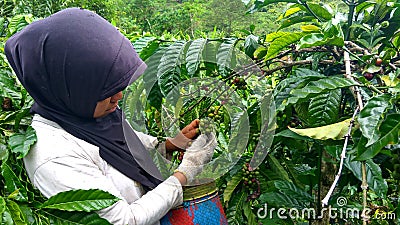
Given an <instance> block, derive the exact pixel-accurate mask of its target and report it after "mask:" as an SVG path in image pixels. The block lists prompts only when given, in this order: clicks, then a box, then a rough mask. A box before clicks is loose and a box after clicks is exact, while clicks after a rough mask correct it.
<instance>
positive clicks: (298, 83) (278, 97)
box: [274, 71, 325, 108]
mask: <svg viewBox="0 0 400 225" xmlns="http://www.w3.org/2000/svg"><path fill="white" fill-rule="evenodd" d="M314 73H315V72H314ZM300 74H301V75H299V76H296V77H293V78H287V79H285V80H283V81H281V82H279V84H278V85H277V86H276V88H275V89H274V99H275V105H276V108H279V107H280V106H281V105H282V103H284V102H286V101H287V99H288V98H289V97H290V96H291V92H292V90H294V89H296V88H302V87H304V86H305V85H306V84H308V83H309V82H310V81H313V80H318V79H321V78H324V77H325V76H323V75H321V74H319V75H314V74H311V71H310V74H309V75H305V74H304V73H300ZM303 75H304V76H303Z"/></svg>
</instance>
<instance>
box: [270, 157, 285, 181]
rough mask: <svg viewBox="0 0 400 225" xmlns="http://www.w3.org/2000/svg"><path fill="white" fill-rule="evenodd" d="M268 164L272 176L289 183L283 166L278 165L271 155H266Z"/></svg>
mask: <svg viewBox="0 0 400 225" xmlns="http://www.w3.org/2000/svg"><path fill="white" fill-rule="evenodd" d="M268 162H269V164H270V166H271V170H272V171H273V173H274V175H276V176H277V177H279V178H280V179H282V180H286V181H290V178H289V174H288V173H287V172H286V170H285V168H283V166H282V165H281V164H280V163H279V161H278V159H276V158H275V157H274V156H273V155H271V154H268Z"/></svg>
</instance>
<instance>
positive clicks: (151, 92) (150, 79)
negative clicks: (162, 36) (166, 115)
mask: <svg viewBox="0 0 400 225" xmlns="http://www.w3.org/2000/svg"><path fill="white" fill-rule="evenodd" d="M165 51H166V49H165V48H161V49H159V50H158V51H157V52H156V53H154V54H153V55H152V56H151V57H150V58H148V59H147V60H146V64H147V69H146V71H145V72H144V73H143V75H142V77H143V82H144V87H145V90H146V96H147V101H148V103H149V104H150V105H151V106H153V107H155V108H156V109H159V110H161V102H162V98H163V95H162V93H161V90H160V86H159V85H158V79H157V72H158V66H159V65H160V60H161V57H162V56H163V55H164V53H165Z"/></svg>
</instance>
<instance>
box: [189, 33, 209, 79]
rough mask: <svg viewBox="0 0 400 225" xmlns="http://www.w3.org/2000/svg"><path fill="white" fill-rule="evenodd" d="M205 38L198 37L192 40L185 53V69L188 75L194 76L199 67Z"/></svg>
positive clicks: (205, 41)
mask: <svg viewBox="0 0 400 225" xmlns="http://www.w3.org/2000/svg"><path fill="white" fill-rule="evenodd" d="M206 43H207V40H206V39H203V38H200V39H197V40H194V41H193V42H192V43H191V44H190V46H189V49H188V51H187V53H186V69H187V71H188V74H189V75H190V77H194V75H195V74H196V72H197V69H198V68H199V65H200V62H201V58H202V55H203V50H204V49H205V46H206Z"/></svg>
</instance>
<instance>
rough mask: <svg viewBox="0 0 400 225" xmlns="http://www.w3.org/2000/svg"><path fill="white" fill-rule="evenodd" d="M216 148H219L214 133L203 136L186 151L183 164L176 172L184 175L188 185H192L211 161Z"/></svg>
mask: <svg viewBox="0 0 400 225" xmlns="http://www.w3.org/2000/svg"><path fill="white" fill-rule="evenodd" d="M215 147H217V140H216V139H215V135H214V134H213V133H208V134H201V135H200V136H198V137H197V138H196V140H195V141H194V142H193V143H192V145H191V146H190V147H189V148H187V149H186V152H185V155H184V156H183V159H182V162H181V164H180V165H179V166H178V169H177V170H176V171H175V172H176V173H179V172H181V173H183V174H184V175H185V177H186V180H187V183H189V184H190V183H192V182H193V180H194V178H195V177H196V176H197V175H198V174H199V173H200V172H201V171H202V170H203V167H204V165H205V164H207V163H208V162H210V161H211V159H212V156H213V154H214V149H215ZM174 175H175V174H174ZM178 176H179V175H178ZM178 179H179V177H178ZM181 183H182V182H181Z"/></svg>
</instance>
